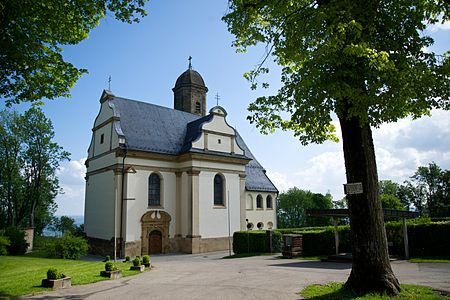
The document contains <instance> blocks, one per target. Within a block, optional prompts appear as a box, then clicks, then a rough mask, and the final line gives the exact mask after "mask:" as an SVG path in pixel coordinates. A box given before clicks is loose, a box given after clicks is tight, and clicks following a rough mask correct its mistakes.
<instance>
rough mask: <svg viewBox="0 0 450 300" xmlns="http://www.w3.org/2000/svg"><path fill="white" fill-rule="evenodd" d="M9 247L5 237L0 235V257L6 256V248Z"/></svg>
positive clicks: (9, 243) (7, 239)
mask: <svg viewBox="0 0 450 300" xmlns="http://www.w3.org/2000/svg"><path fill="white" fill-rule="evenodd" d="M9 245H11V242H10V241H9V238H8V237H7V236H3V235H0V255H7V254H8V250H7V249H8V246H9Z"/></svg>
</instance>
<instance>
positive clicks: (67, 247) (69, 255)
mask: <svg viewBox="0 0 450 300" xmlns="http://www.w3.org/2000/svg"><path fill="white" fill-rule="evenodd" d="M88 250H89V245H88V243H87V241H86V240H85V239H83V238H81V237H75V236H72V235H65V236H63V237H60V238H56V239H52V240H49V242H48V243H46V244H45V251H46V252H47V255H48V256H49V257H56V258H64V259H79V258H80V257H81V256H83V255H85V254H86V253H87V252H88Z"/></svg>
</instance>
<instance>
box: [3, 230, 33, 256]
mask: <svg viewBox="0 0 450 300" xmlns="http://www.w3.org/2000/svg"><path fill="white" fill-rule="evenodd" d="M4 235H5V236H7V237H8V238H9V241H10V245H9V246H7V247H6V249H7V251H8V253H9V254H10V255H23V254H25V252H26V251H27V248H28V245H29V244H28V243H27V242H26V241H25V232H24V231H23V230H20V229H18V228H16V227H8V228H6V230H5V234H4Z"/></svg>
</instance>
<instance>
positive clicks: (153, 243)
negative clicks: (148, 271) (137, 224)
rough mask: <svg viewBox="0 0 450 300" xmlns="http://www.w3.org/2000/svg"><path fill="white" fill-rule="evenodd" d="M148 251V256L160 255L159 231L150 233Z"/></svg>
mask: <svg viewBox="0 0 450 300" xmlns="http://www.w3.org/2000/svg"><path fill="white" fill-rule="evenodd" d="M148 249H149V251H148V252H149V253H150V254H159V253H162V234H161V231H159V230H153V231H152V232H150V236H149V239H148Z"/></svg>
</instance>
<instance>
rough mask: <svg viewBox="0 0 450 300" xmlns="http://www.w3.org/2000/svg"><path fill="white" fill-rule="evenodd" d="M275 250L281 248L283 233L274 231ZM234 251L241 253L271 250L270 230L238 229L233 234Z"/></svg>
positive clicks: (273, 246) (273, 245) (277, 250)
mask: <svg viewBox="0 0 450 300" xmlns="http://www.w3.org/2000/svg"><path fill="white" fill-rule="evenodd" d="M272 248H273V252H279V251H280V250H281V233H279V232H277V231H273V232H272ZM233 252H234V253H235V254H240V253H249V252H250V253H253V252H258V253H267V252H270V236H269V232H268V231H267V232H266V231H262V230H252V231H236V232H235V233H234V234H233Z"/></svg>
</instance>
